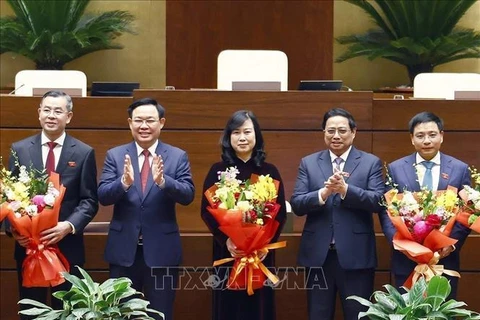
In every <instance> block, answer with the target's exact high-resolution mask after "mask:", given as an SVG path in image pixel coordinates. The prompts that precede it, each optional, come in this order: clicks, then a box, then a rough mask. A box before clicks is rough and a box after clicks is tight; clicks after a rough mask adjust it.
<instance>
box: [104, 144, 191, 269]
mask: <svg viewBox="0 0 480 320" xmlns="http://www.w3.org/2000/svg"><path fill="white" fill-rule="evenodd" d="M126 154H128V155H130V159H131V160H132V165H133V170H134V174H135V176H134V183H133V185H132V186H131V187H130V188H129V189H128V190H127V191H125V190H124V189H123V185H122V182H121V178H122V175H123V165H124V161H125V155H126ZM156 154H158V155H161V156H162V159H163V164H164V179H165V188H163V189H161V188H160V187H159V186H157V185H156V184H155V183H154V181H153V177H152V175H151V174H149V176H148V182H147V186H146V189H145V193H142V188H141V180H140V172H139V165H138V155H137V148H136V145H135V142H131V143H128V144H125V145H122V146H118V147H115V148H113V149H110V150H109V151H108V152H107V156H106V159H105V164H104V167H103V172H102V176H101V178H100V184H99V188H98V197H99V200H100V203H101V204H102V205H106V206H108V205H112V204H113V205H114V208H113V217H112V221H111V222H110V230H109V232H108V238H107V245H106V248H105V259H106V260H107V261H108V262H109V263H111V264H115V265H119V266H124V267H129V266H131V265H132V264H133V262H134V261H135V253H136V250H137V242H138V238H139V235H140V232H141V234H142V237H143V253H144V258H145V263H146V264H147V265H148V266H149V267H162V266H177V265H179V264H180V262H181V259H182V248H181V243H180V233H179V229H178V225H177V219H176V214H175V205H176V203H180V204H182V205H188V204H190V203H191V202H192V201H193V198H194V194H195V188H194V186H193V181H192V175H191V173H190V163H189V161H188V156H187V154H186V152H185V151H183V150H181V149H179V148H176V147H173V146H171V145H168V144H166V143H163V142H161V141H159V142H158V146H157V150H156Z"/></svg>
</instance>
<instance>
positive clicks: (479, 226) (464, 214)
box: [457, 189, 480, 233]
mask: <svg viewBox="0 0 480 320" xmlns="http://www.w3.org/2000/svg"><path fill="white" fill-rule="evenodd" d="M458 194H459V196H460V198H461V199H462V200H463V201H464V202H465V203H466V205H464V206H463V208H462V209H461V211H460V212H459V213H458V214H457V221H458V222H460V223H461V224H463V225H464V226H465V227H467V228H470V229H472V230H473V231H475V232H478V233H480V218H477V219H476V220H475V222H473V223H472V224H470V223H469V222H468V220H469V219H470V216H471V215H472V214H475V212H474V210H475V209H474V207H473V204H470V205H469V201H468V195H467V192H466V191H465V189H463V190H461V191H460V192H459V193H458ZM477 215H478V214H477Z"/></svg>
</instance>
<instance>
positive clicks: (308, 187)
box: [291, 108, 384, 320]
mask: <svg viewBox="0 0 480 320" xmlns="http://www.w3.org/2000/svg"><path fill="white" fill-rule="evenodd" d="M322 126H323V130H324V140H325V144H326V146H327V148H328V149H327V150H323V151H319V152H316V153H313V154H311V155H309V156H307V157H305V158H303V159H302V161H301V163H300V167H299V170H298V176H297V181H296V184H295V189H294V192H293V196H292V198H291V205H292V208H293V212H294V213H295V214H296V215H299V216H303V215H306V216H307V219H306V222H305V227H304V229H303V233H302V238H301V241H300V252H299V256H298V263H299V264H300V265H302V266H305V267H307V269H306V271H307V277H308V278H307V286H308V288H307V303H308V316H309V319H312V320H313V319H315V320H316V319H334V316H335V300H336V294H337V292H339V293H340V298H341V301H342V307H343V314H344V319H347V320H353V319H355V320H356V319H358V313H359V312H361V311H365V308H364V307H363V306H362V305H360V304H359V303H357V302H356V301H353V300H346V298H347V297H348V296H350V295H357V296H360V297H363V298H365V299H369V298H370V295H371V294H372V292H373V282H374V276H375V266H376V263H377V257H376V246H375V232H374V227H373V213H374V212H379V211H380V210H381V207H380V201H381V198H382V195H383V193H384V181H383V176H382V163H381V161H380V159H379V158H377V157H376V156H374V155H372V154H369V153H366V152H363V151H360V150H358V149H356V148H355V147H353V146H352V144H353V140H354V139H355V135H356V132H357V126H356V124H355V120H354V119H353V117H352V115H351V114H350V113H349V112H348V111H346V110H343V109H340V108H335V109H332V110H329V111H328V112H327V113H325V115H324V118H323V124H322Z"/></svg>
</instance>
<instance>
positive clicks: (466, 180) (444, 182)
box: [379, 153, 470, 275]
mask: <svg viewBox="0 0 480 320" xmlns="http://www.w3.org/2000/svg"><path fill="white" fill-rule="evenodd" d="M415 162H416V153H413V154H411V155H408V156H406V157H403V158H401V159H398V160H396V161H394V162H392V163H391V164H390V165H388V172H389V175H390V177H391V178H392V180H393V182H394V183H395V184H397V185H398V187H397V188H398V189H399V190H409V191H420V189H421V188H420V184H419V182H418V177H417V173H416V170H415V166H414V165H415ZM440 174H441V176H440V179H439V182H438V188H437V189H438V190H445V189H447V187H448V186H452V187H455V188H457V189H458V191H460V190H462V189H463V186H464V185H470V173H469V171H468V165H467V164H466V163H464V162H462V161H460V160H457V159H455V158H453V157H451V156H448V155H446V154H443V153H441V154H440ZM387 188H390V187H389V186H387ZM379 217H380V223H381V225H382V229H383V233H385V236H386V237H387V239H388V240H389V242H390V243H392V239H393V236H394V235H395V232H396V229H395V227H394V226H393V224H392V222H391V221H390V218H389V217H388V215H387V213H386V212H385V210H382V212H381V213H380V214H379ZM469 233H470V229H468V228H466V227H464V226H463V225H461V224H460V223H455V225H454V227H453V229H452V233H451V234H450V237H452V238H454V239H457V240H459V241H458V243H457V244H456V245H455V246H456V248H457V250H455V251H454V252H452V253H451V254H450V255H449V256H448V257H446V258H444V259H442V260H440V262H439V264H442V265H444V266H445V267H446V268H447V269H454V270H458V269H459V265H460V257H459V251H460V248H461V247H462V245H463V243H464V242H465V239H466V238H467V236H468V234H469ZM415 266H416V264H415V262H413V261H411V260H410V259H408V258H407V257H406V256H405V255H404V254H403V253H401V252H399V251H397V250H393V254H392V272H393V273H395V274H399V275H408V274H410V273H411V272H412V271H413V269H414V268H415Z"/></svg>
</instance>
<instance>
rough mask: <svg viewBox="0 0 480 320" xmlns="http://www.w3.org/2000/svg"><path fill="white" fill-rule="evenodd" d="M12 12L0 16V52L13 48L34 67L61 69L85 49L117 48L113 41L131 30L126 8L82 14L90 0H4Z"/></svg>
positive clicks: (132, 18) (83, 53) (87, 51)
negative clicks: (8, 14)
mask: <svg viewBox="0 0 480 320" xmlns="http://www.w3.org/2000/svg"><path fill="white" fill-rule="evenodd" d="M7 2H8V4H9V5H10V7H11V8H12V9H13V11H14V13H15V16H4V17H0V54H2V53H5V52H14V53H17V54H20V55H23V56H25V57H27V58H29V59H31V60H33V61H34V62H35V64H36V68H37V69H42V70H62V69H63V66H64V65H65V63H67V62H70V61H72V60H74V59H77V58H79V57H81V56H83V55H86V54H88V53H91V52H94V51H98V50H105V49H121V48H123V47H122V46H121V45H119V44H116V43H114V42H113V41H114V40H115V39H116V38H117V37H118V36H120V35H121V34H122V33H125V32H127V33H133V29H132V22H133V20H134V17H133V15H132V14H130V13H128V12H126V11H120V10H115V11H108V12H103V13H100V14H85V8H86V7H87V5H88V4H89V2H90V0H62V1H51V0H35V1H32V0H7Z"/></svg>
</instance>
